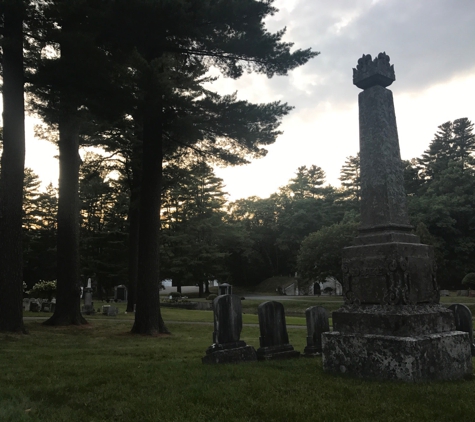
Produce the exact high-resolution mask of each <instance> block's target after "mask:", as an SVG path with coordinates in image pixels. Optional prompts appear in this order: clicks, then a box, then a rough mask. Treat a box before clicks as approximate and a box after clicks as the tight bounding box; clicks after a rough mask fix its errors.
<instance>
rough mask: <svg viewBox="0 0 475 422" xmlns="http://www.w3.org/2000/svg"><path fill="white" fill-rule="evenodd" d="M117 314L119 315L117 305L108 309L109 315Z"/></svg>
mask: <svg viewBox="0 0 475 422" xmlns="http://www.w3.org/2000/svg"><path fill="white" fill-rule="evenodd" d="M117 315H119V308H118V307H117V306H109V309H107V316H117Z"/></svg>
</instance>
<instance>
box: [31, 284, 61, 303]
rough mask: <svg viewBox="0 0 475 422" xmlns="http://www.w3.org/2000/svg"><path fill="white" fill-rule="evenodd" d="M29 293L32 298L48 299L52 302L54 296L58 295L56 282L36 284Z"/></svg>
mask: <svg viewBox="0 0 475 422" xmlns="http://www.w3.org/2000/svg"><path fill="white" fill-rule="evenodd" d="M28 293H29V295H30V296H31V297H36V298H39V299H48V300H49V301H51V299H52V298H53V296H55V295H56V280H51V281H45V280H41V281H39V282H38V283H36V284H35V285H34V286H33V288H32V289H31V290H30V291H29V292H28Z"/></svg>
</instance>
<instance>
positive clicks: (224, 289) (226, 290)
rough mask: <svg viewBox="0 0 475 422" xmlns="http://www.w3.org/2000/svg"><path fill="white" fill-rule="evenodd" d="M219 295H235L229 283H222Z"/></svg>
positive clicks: (219, 287)
mask: <svg viewBox="0 0 475 422" xmlns="http://www.w3.org/2000/svg"><path fill="white" fill-rule="evenodd" d="M218 294H219V295H220V296H221V295H231V294H233V286H231V285H230V284H228V283H222V284H220V285H219V286H218Z"/></svg>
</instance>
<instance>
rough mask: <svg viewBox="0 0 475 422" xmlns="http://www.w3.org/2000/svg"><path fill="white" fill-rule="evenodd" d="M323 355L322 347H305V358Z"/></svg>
mask: <svg viewBox="0 0 475 422" xmlns="http://www.w3.org/2000/svg"><path fill="white" fill-rule="evenodd" d="M321 355H322V347H321V346H320V347H318V346H305V349H303V355H302V356H303V357H305V358H314V357H316V356H321Z"/></svg>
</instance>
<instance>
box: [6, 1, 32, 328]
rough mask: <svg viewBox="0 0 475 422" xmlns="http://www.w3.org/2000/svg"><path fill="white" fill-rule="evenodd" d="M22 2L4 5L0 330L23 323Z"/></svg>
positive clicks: (18, 326)
mask: <svg viewBox="0 0 475 422" xmlns="http://www.w3.org/2000/svg"><path fill="white" fill-rule="evenodd" d="M23 11H24V8H23V2H22V1H21V0H18V1H15V0H10V1H6V2H5V4H4V15H3V19H4V39H3V45H2V48H3V61H2V65H3V154H2V169H1V176H0V331H7V332H19V333H26V331H25V327H24V325H23V247H22V203H23V175H24V167H25V107H24V99H23V85H24V76H23Z"/></svg>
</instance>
